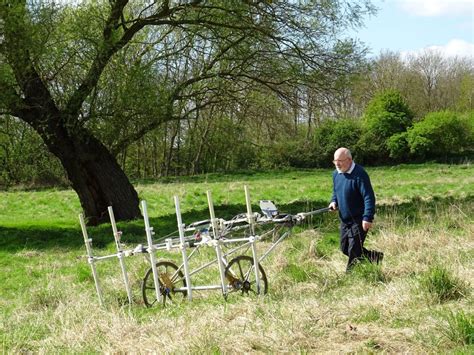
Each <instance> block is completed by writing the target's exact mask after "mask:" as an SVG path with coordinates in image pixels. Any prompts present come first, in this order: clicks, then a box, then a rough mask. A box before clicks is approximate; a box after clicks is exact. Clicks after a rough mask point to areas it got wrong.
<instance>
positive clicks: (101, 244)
mask: <svg viewBox="0 0 474 355" xmlns="http://www.w3.org/2000/svg"><path fill="white" fill-rule="evenodd" d="M473 203H474V196H468V197H466V198H464V199H454V198H450V197H447V198H439V197H436V198H432V199H431V200H428V201H423V200H421V199H419V198H414V199H412V200H411V201H408V202H403V203H400V204H394V205H379V206H378V207H377V213H378V215H379V216H388V215H391V216H395V217H396V218H397V219H400V221H403V220H405V219H407V218H409V219H410V220H412V221H413V222H414V223H417V221H419V220H420V214H421V213H423V214H426V213H433V214H434V213H435V212H436V211H437V210H439V209H440V207H448V206H450V205H452V204H473ZM326 206H327V201H322V200H314V201H295V202H292V203H290V204H286V205H280V206H278V208H279V210H280V212H282V213H290V214H296V213H298V212H307V211H311V210H315V209H319V208H323V207H326ZM203 207H204V208H203V209H200V210H198V209H194V210H191V211H188V212H186V213H183V216H182V217H183V222H184V223H185V224H189V223H192V222H195V221H200V220H204V219H208V218H209V211H208V210H207V208H206V207H205V206H203ZM252 208H253V210H254V211H259V209H258V208H257V206H252ZM245 212H246V206H245V205H243V204H234V205H218V206H215V213H216V216H217V217H219V218H224V219H226V220H229V219H230V218H232V217H233V216H235V215H237V214H240V213H245ZM150 224H151V225H152V226H153V227H154V231H155V238H154V241H155V242H159V241H161V240H163V239H165V238H166V236H167V235H169V234H170V233H173V235H174V236H177V235H178V234H177V221H176V215H175V214H169V215H164V216H160V217H155V218H151V219H150ZM338 227H339V226H338V222H337V215H336V214H333V213H325V214H322V215H317V216H314V217H313V218H312V219H311V221H310V222H309V223H308V222H305V223H304V224H303V228H318V229H321V231H322V232H323V233H326V232H331V233H333V234H334V232H337V231H338ZM118 229H119V230H121V231H122V232H123V235H122V241H123V242H125V243H130V244H134V243H135V244H137V243H145V242H146V235H145V229H144V224H143V220H136V221H130V222H120V223H118ZM88 233H89V237H90V238H92V239H93V244H94V248H105V247H106V246H108V245H110V243H113V242H114V239H113V234H112V229H111V227H110V224H105V225H101V226H98V227H90V228H88ZM49 248H54V249H64V250H71V249H79V248H84V240H83V237H82V232H81V228H80V225H79V221H78V223H77V228H58V227H51V228H49V227H43V226H41V227H39V226H28V227H22V228H14V227H2V226H0V251H4V252H16V251H18V250H31V249H38V250H39V249H49Z"/></svg>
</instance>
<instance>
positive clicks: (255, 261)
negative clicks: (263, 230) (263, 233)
mask: <svg viewBox="0 0 474 355" xmlns="http://www.w3.org/2000/svg"><path fill="white" fill-rule="evenodd" d="M251 245H252V257H253V264H254V268H255V282H256V283H257V293H258V294H260V274H259V268H258V255H257V245H256V241H255V240H253V241H252V242H251Z"/></svg>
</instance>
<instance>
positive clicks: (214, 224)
mask: <svg viewBox="0 0 474 355" xmlns="http://www.w3.org/2000/svg"><path fill="white" fill-rule="evenodd" d="M244 190H245V202H246V207H247V213H246V214H242V215H238V216H236V217H234V218H233V219H231V220H229V221H226V220H224V219H219V218H216V215H215V211H214V203H213V199H212V194H211V192H210V191H207V200H208V207H209V214H210V220H206V221H199V222H194V223H191V224H189V225H188V226H186V225H185V224H184V223H183V220H182V215H181V206H180V202H179V198H178V196H174V203H175V210H176V219H177V224H178V237H176V236H175V237H171V238H166V239H165V240H164V242H160V243H154V242H153V235H154V234H155V232H154V231H153V227H151V226H150V222H149V217H148V210H147V204H146V201H141V205H142V212H143V219H144V224H145V234H146V239H147V248H144V247H143V246H142V245H141V244H139V245H138V246H137V247H136V248H134V249H129V250H124V249H123V245H122V243H121V235H122V232H120V231H118V230H117V225H116V223H115V217H114V213H113V209H112V207H111V206H110V207H109V208H108V212H109V216H110V222H111V225H112V230H113V235H114V239H115V244H116V249H117V253H114V254H111V255H105V256H94V255H93V250H92V239H91V238H89V236H88V234H87V229H86V225H85V221H84V216H83V215H82V214H80V215H79V220H80V224H81V228H82V233H83V237H84V243H85V245H86V250H87V255H88V262H89V264H90V265H91V269H92V274H93V278H94V283H95V287H96V291H97V295H98V298H99V303H100V304H101V305H103V304H104V299H103V295H102V290H101V286H100V283H99V278H98V274H97V269H96V265H95V264H96V262H99V261H102V260H107V259H112V258H118V259H119V264H120V268H121V271H122V277H123V281H124V285H125V289H126V292H127V296H128V300H129V303H130V304H131V303H132V302H133V297H132V292H131V287H130V282H129V279H128V275H127V270H126V266H125V262H124V258H125V257H127V256H133V255H138V254H144V255H146V254H148V259H149V262H150V267H151V269H152V272H153V284H154V291H155V296H156V300H157V302H158V303H159V302H161V301H162V297H165V295H163V294H161V292H160V276H159V274H158V270H157V267H156V265H157V257H156V253H157V252H158V251H164V250H166V251H171V250H173V249H175V250H180V251H181V257H182V263H181V264H180V265H179V266H178V265H176V266H177V268H178V269H177V271H176V273H178V272H183V273H184V280H185V282H186V287H176V288H173V292H186V294H187V298H188V300H190V301H191V300H192V299H193V291H194V290H196V291H197V290H217V289H220V290H221V292H222V294H223V296H224V297H227V295H228V293H229V292H231V291H233V286H232V285H231V284H228V282H227V280H226V275H225V269H226V268H227V266H228V262H227V257H229V256H230V255H233V254H236V253H237V252H239V251H240V252H241V251H242V250H245V251H244V254H245V253H246V252H247V251H248V250H249V249H251V252H252V260H253V265H252V267H251V269H250V270H248V273H247V275H246V277H248V275H249V273H250V272H254V273H255V283H256V287H257V293H258V294H260V293H261V280H260V275H259V264H261V262H262V261H263V260H264V259H265V258H266V257H267V256H268V255H269V254H270V253H271V252H272V251H273V249H274V248H275V247H276V246H277V245H278V244H280V243H281V242H282V241H283V240H284V239H286V238H287V237H288V236H290V235H291V232H292V227H293V226H294V225H295V224H296V223H298V222H300V221H302V220H303V219H305V218H306V217H307V216H311V215H314V214H319V213H323V212H326V211H328V210H329V209H328V208H322V209H319V210H315V211H312V212H306V213H298V214H297V215H276V214H275V213H273V212H274V211H272V213H264V215H263V216H261V215H259V214H258V213H253V212H252V206H251V203H250V193H249V189H248V187H247V186H244ZM264 202H265V203H267V204H268V202H270V201H264ZM270 204H271V202H270ZM269 223H273V224H275V226H274V227H273V228H271V229H270V230H268V231H266V232H264V233H263V234H261V235H256V233H255V227H256V225H265V224H269ZM281 224H284V225H287V226H288V227H289V228H288V230H286V231H285V232H284V233H283V234H282V235H281V236H280V237H279V238H278V239H277V240H276V241H274V242H273V243H272V244H271V245H270V247H269V248H268V249H267V250H266V251H265V252H264V253H263V255H262V256H260V257H259V256H258V253H257V246H256V244H257V242H259V241H261V240H265V239H268V236H269V235H273V233H274V232H275V231H276V230H277V228H278V225H281ZM202 225H209V226H210V227H211V228H212V233H210V232H211V231H208V233H207V234H205V235H204V236H203V238H201V239H199V240H196V238H195V235H196V233H200V232H202V231H203V229H200V227H201V226H202ZM241 230H242V231H244V232H245V231H246V232H247V234H248V235H245V233H244V236H237V237H235V236H233V237H228V236H229V233H234V232H235V231H241ZM190 233H191V234H190ZM234 243H235V244H237V246H236V247H234V248H232V249H231V250H229V251H227V252H224V251H223V249H222V247H223V246H224V245H227V244H234ZM201 247H213V248H214V249H215V252H216V258H215V259H214V260H211V261H209V262H207V263H204V264H202V265H200V266H198V267H197V268H195V269H193V270H191V269H190V268H189V260H190V259H191V258H192V257H193V255H195V253H196V251H198V250H199V248H201ZM190 248H193V250H192V251H191V252H190V253H189V254H188V249H190ZM215 263H217V266H218V270H219V278H220V284H218V285H193V283H192V276H193V275H196V274H197V273H199V272H201V271H202V270H204V269H206V268H208V267H210V266H211V265H213V264H215ZM176 273H175V275H173V277H174V276H176ZM181 281H182V279H179V280H177V282H181Z"/></svg>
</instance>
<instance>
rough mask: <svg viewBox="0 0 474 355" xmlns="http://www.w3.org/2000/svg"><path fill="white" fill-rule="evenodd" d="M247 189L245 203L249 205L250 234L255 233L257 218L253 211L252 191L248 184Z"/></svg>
mask: <svg viewBox="0 0 474 355" xmlns="http://www.w3.org/2000/svg"><path fill="white" fill-rule="evenodd" d="M244 190H245V204H246V205H247V220H248V223H249V225H250V235H254V234H255V226H254V224H255V218H254V216H253V213H252V205H251V204H250V192H249V188H248V186H247V185H245V186H244Z"/></svg>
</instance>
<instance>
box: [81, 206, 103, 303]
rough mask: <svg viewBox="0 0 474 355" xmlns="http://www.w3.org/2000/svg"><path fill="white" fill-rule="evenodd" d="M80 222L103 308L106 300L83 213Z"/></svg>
mask: <svg viewBox="0 0 474 355" xmlns="http://www.w3.org/2000/svg"><path fill="white" fill-rule="evenodd" d="M79 221H80V223H81V229H82V235H83V236H84V243H85V244H86V250H87V256H88V262H89V264H90V266H91V269H92V276H93V277H94V283H95V289H96V291H97V296H98V297H99V304H100V305H101V306H103V305H104V300H103V298H102V291H101V289H100V285H99V277H98V275H97V270H96V268H95V260H94V255H93V254H92V239H90V238H89V236H88V234H87V229H86V223H85V222H84V215H83V214H82V213H80V214H79Z"/></svg>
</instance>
